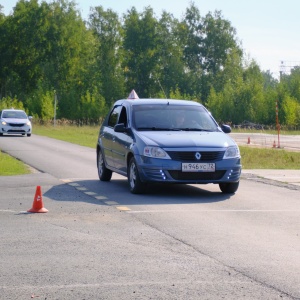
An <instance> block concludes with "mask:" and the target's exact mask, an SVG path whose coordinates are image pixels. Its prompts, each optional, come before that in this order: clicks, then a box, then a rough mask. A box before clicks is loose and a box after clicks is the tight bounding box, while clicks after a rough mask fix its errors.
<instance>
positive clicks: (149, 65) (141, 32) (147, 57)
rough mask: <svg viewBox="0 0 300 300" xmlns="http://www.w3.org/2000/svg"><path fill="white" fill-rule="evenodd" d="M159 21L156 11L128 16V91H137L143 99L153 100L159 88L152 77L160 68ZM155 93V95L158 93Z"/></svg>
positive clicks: (126, 46)
mask: <svg viewBox="0 0 300 300" xmlns="http://www.w3.org/2000/svg"><path fill="white" fill-rule="evenodd" d="M157 26H158V21H157V20H156V18H155V17H154V14H153V10H152V8H150V7H148V8H146V9H145V10H144V12H143V13H141V14H139V13H138V12H137V11H136V9H135V8H132V9H131V10H130V11H129V12H128V13H127V15H125V16H124V44H123V47H124V62H123V67H124V70H125V80H126V88H127V91H130V90H132V89H135V90H136V92H137V93H138V95H139V96H140V97H151V96H152V94H153V91H155V92H158V91H159V86H157V84H156V82H155V81H156V78H154V77H153V76H152V75H153V73H156V70H157V68H158V66H157V64H158V34H157ZM155 92H154V93H155Z"/></svg>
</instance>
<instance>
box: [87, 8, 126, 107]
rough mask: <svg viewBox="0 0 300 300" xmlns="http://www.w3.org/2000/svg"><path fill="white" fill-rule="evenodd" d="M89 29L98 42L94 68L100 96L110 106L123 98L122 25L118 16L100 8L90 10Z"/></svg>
mask: <svg viewBox="0 0 300 300" xmlns="http://www.w3.org/2000/svg"><path fill="white" fill-rule="evenodd" d="M89 27H90V28H91V30H92V31H93V33H94V35H95V37H96V39H97V40H98V43H97V46H98V49H97V52H96V55H97V60H96V67H97V69H98V72H95V74H96V76H97V75H98V76H97V78H98V79H99V81H100V82H101V94H102V95H103V97H104V98H105V99H106V102H107V104H108V105H109V106H110V105H111V104H112V103H113V101H115V100H116V99H120V98H123V97H124V94H125V88H124V72H123V70H122V68H121V63H122V58H123V55H122V25H121V22H120V20H119V17H118V15H117V14H116V13H115V12H113V11H112V10H110V9H108V10H107V11H105V10H104V9H103V7H102V6H97V7H95V8H93V9H92V11H91V14H90V16H89Z"/></svg>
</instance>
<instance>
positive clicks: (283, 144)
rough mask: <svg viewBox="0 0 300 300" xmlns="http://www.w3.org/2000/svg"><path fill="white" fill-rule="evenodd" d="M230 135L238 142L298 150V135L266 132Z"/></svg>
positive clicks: (299, 139)
mask: <svg viewBox="0 0 300 300" xmlns="http://www.w3.org/2000/svg"><path fill="white" fill-rule="evenodd" d="M230 136H231V137H232V138H233V139H234V140H235V141H236V142H237V143H238V144H239V145H247V144H248V143H249V142H250V144H252V145H258V146H263V147H266V148H272V147H273V146H274V145H275V146H276V147H278V145H279V146H280V148H283V149H286V150H293V151H300V135H279V139H278V135H275V134H266V133H230Z"/></svg>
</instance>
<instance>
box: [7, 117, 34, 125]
mask: <svg viewBox="0 0 300 300" xmlns="http://www.w3.org/2000/svg"><path fill="white" fill-rule="evenodd" d="M2 120H3V121H5V122H6V123H14V124H22V123H27V122H28V121H29V120H28V119H15V118H2Z"/></svg>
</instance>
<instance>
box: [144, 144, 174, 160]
mask: <svg viewBox="0 0 300 300" xmlns="http://www.w3.org/2000/svg"><path fill="white" fill-rule="evenodd" d="M144 156H147V157H153V158H161V159H171V158H170V156H169V155H168V154H167V152H166V151H165V150H163V149H161V148H159V147H149V146H147V147H145V148H144Z"/></svg>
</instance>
